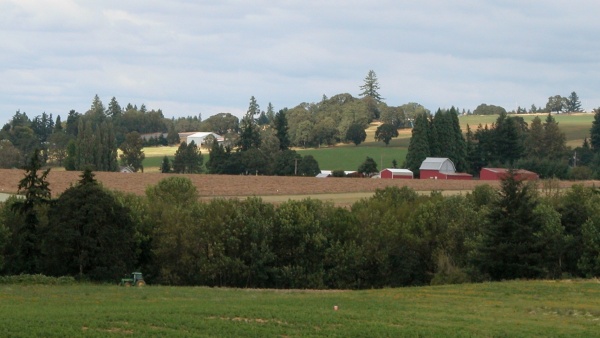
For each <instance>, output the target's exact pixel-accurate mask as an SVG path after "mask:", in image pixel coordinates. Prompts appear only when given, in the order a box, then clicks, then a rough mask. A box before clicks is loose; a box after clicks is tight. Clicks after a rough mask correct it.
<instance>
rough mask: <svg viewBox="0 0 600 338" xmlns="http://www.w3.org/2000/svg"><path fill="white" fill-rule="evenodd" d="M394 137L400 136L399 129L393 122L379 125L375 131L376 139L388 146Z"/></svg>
mask: <svg viewBox="0 0 600 338" xmlns="http://www.w3.org/2000/svg"><path fill="white" fill-rule="evenodd" d="M394 137H398V129H396V127H395V126H394V125H392V124H388V123H384V124H382V125H380V126H379V127H377V130H376V131H375V139H376V140H377V141H382V142H383V143H385V145H386V147H387V146H388V145H389V144H390V140H391V139H392V138H394Z"/></svg>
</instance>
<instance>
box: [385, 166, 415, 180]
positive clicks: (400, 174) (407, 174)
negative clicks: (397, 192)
mask: <svg viewBox="0 0 600 338" xmlns="http://www.w3.org/2000/svg"><path fill="white" fill-rule="evenodd" d="M379 176H380V177H381V178H391V179H412V178H413V177H414V175H413V172H412V171H410V170H408V169H396V168H387V169H383V170H382V171H381V172H380V173H379Z"/></svg>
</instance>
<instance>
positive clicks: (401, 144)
mask: <svg viewBox="0 0 600 338" xmlns="http://www.w3.org/2000/svg"><path fill="white" fill-rule="evenodd" d="M520 116H523V118H524V119H525V121H526V122H527V123H531V121H532V120H533V118H534V117H535V116H534V115H520ZM553 116H554V118H555V119H556V121H557V122H558V125H559V127H560V129H561V130H562V131H563V132H564V133H565V136H566V138H567V145H568V146H570V147H573V148H575V147H578V146H581V145H582V144H583V139H584V138H585V137H589V132H590V128H591V127H592V121H593V120H594V114H573V115H569V114H558V115H553ZM497 118H498V116H497V115H479V116H474V115H470V116H461V117H460V119H459V121H460V125H461V128H462V129H463V130H464V131H466V128H467V124H468V125H469V126H470V127H471V129H472V130H473V131H475V130H476V129H477V126H478V125H479V124H482V125H485V124H488V125H490V126H491V124H492V123H494V122H495V121H496V119H497ZM540 118H541V119H542V121H544V120H545V118H546V116H545V115H540ZM376 129H377V125H375V124H372V125H371V126H370V127H369V128H368V129H367V139H366V140H365V142H364V143H361V144H360V145H358V146H354V145H353V144H340V145H337V146H334V147H324V148H310V149H296V150H297V151H298V152H299V153H300V154H301V155H302V156H305V155H312V156H313V157H314V158H315V159H316V160H317V162H319V167H320V168H321V169H323V170H338V169H341V170H356V169H357V168H358V166H359V165H360V164H361V163H362V162H364V160H365V159H366V157H367V156H369V157H371V158H373V159H374V160H375V161H376V162H377V168H378V169H383V168H389V167H392V161H393V160H394V159H395V160H396V162H397V163H398V166H402V164H403V163H404V159H405V158H406V153H407V151H408V145H409V143H410V136H411V133H410V131H409V130H406V129H405V130H401V132H400V136H399V137H398V138H395V139H392V141H391V142H390V144H389V146H387V147H386V146H385V145H384V144H383V142H377V141H375V139H374V134H375V130H376ZM176 150H177V147H151V148H144V153H145V154H146V159H145V160H144V171H146V172H156V171H158V170H159V168H160V164H161V162H162V158H163V156H165V155H167V156H169V157H170V158H171V159H172V158H173V155H174V154H175V151H176ZM202 153H203V154H204V155H205V157H204V161H205V163H206V161H208V150H207V149H202ZM382 162H383V165H382Z"/></svg>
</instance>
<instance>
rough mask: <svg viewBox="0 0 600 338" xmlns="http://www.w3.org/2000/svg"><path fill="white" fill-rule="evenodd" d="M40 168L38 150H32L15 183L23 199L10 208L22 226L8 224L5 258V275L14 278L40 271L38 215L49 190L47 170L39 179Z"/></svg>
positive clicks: (46, 203) (46, 199)
mask: <svg viewBox="0 0 600 338" xmlns="http://www.w3.org/2000/svg"><path fill="white" fill-rule="evenodd" d="M41 168H42V159H41V155H40V150H39V149H35V151H34V153H33V154H32V156H30V159H29V162H28V163H27V165H26V166H25V167H24V169H25V177H23V179H22V180H21V181H20V182H19V186H18V189H19V192H20V193H25V199H24V200H20V201H17V202H15V203H14V204H13V205H12V208H13V211H15V212H17V213H19V214H21V215H22V216H23V223H21V224H10V225H9V226H10V227H11V232H12V238H11V239H10V246H9V250H8V251H9V254H8V255H7V257H6V260H7V267H8V272H10V273H14V274H21V273H28V274H35V273H39V272H40V268H41V258H42V251H41V243H42V233H41V228H40V226H41V216H42V215H41V214H42V213H43V212H44V206H47V205H49V203H50V197H51V195H50V188H49V183H48V181H47V176H48V174H49V173H50V169H46V170H45V171H44V172H43V173H42V174H41V175H39V174H38V171H39V170H40V169H41Z"/></svg>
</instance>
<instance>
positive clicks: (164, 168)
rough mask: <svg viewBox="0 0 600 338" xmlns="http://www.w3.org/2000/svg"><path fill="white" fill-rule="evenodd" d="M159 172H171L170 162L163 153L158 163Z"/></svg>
mask: <svg viewBox="0 0 600 338" xmlns="http://www.w3.org/2000/svg"><path fill="white" fill-rule="evenodd" d="M160 172H161V173H163V174H168V173H170V172H171V162H170V161H169V157H168V156H167V155H165V157H163V160H162V162H161V164H160Z"/></svg>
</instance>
